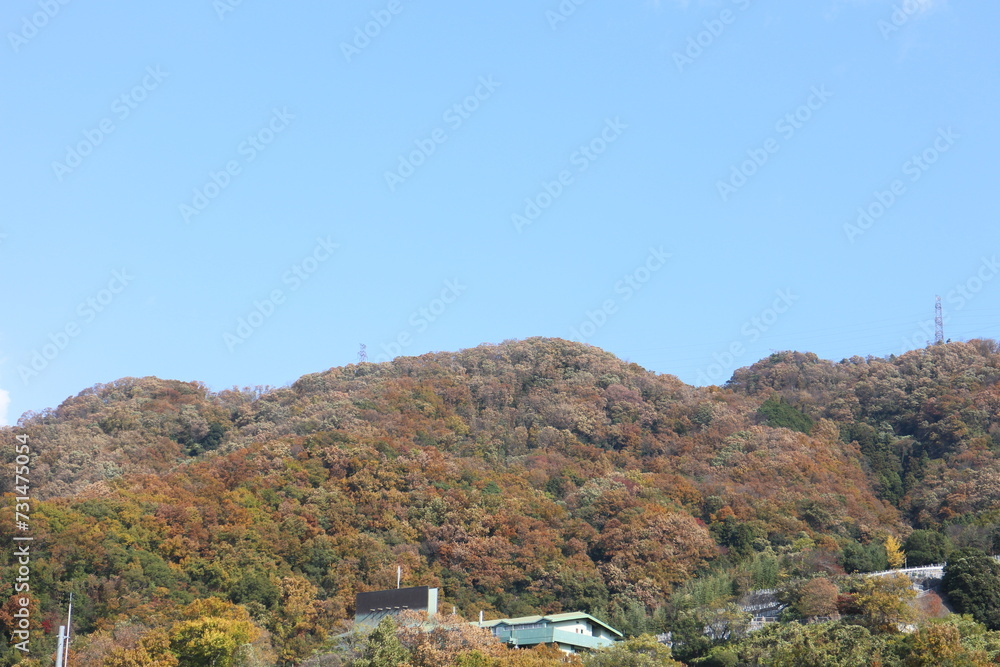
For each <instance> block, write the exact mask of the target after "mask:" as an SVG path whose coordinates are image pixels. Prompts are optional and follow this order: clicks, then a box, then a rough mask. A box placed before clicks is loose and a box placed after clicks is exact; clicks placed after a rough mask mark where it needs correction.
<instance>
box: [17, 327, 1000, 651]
mask: <svg viewBox="0 0 1000 667" xmlns="http://www.w3.org/2000/svg"><path fill="white" fill-rule="evenodd" d="M998 362H1000V355H998V354H997V350H996V346H995V345H994V344H992V343H991V342H986V341H976V342H973V343H969V344H963V343H952V344H948V345H944V346H938V347H933V348H928V349H927V350H921V351H916V352H913V353H909V354H907V355H904V356H902V357H900V358H898V359H885V360H881V359H868V360H864V359H860V358H854V359H851V360H845V361H844V362H841V363H839V364H834V363H831V362H824V361H821V360H819V359H817V358H816V357H815V356H814V355H803V354H798V353H783V354H779V355H774V356H772V357H771V358H769V359H767V360H764V361H762V362H760V363H758V364H755V365H754V366H752V367H749V368H746V369H741V370H740V371H738V372H737V373H736V374H735V375H734V377H733V380H732V381H731V382H730V383H729V385H728V386H727V387H725V388H718V387H709V388H695V387H690V386H688V385H685V384H683V383H681V382H680V381H678V380H677V379H676V378H674V377H673V376H668V375H656V374H653V373H650V372H648V371H645V370H643V369H642V368H640V367H639V366H637V365H635V364H628V363H625V362H623V361H621V360H619V359H617V358H615V357H614V356H613V355H610V354H608V353H606V352H603V351H601V350H599V349H597V348H594V347H590V346H586V345H580V344H576V343H569V342H566V341H562V340H557V339H529V340H525V341H511V342H505V343H503V344H501V345H483V346H480V347H477V348H473V349H469V350H464V351H461V352H457V353H438V354H428V355H424V356H421V357H415V358H413V357H410V358H399V359H397V360H395V361H393V362H390V363H385V364H368V363H365V364H357V365H350V366H346V367H343V368H334V369H330V370H329V371H326V372H322V373H317V374H313V375H307V376H304V377H302V378H300V379H299V380H298V381H297V382H295V383H294V384H293V385H292V386H290V387H286V388H281V389H267V388H260V387H258V388H256V389H252V390H251V389H245V390H237V389H233V390H228V391H222V392H219V393H212V392H210V391H208V390H207V389H206V388H205V387H204V386H202V385H200V384H197V383H183V382H177V381H166V380H159V379H156V378H142V379H134V378H126V379H122V380H119V381H116V382H114V383H111V384H108V385H98V386H96V387H94V388H92V389H88V390H86V391H84V392H81V393H80V394H79V395H78V396H76V397H73V398H70V399H68V400H67V401H65V402H64V403H63V404H62V405H60V406H59V407H58V408H56V409H55V410H49V411H45V412H42V413H38V414H29V415H26V417H25V418H24V419H23V420H22V422H21V424H20V425H19V428H17V429H13V428H9V429H4V431H5V432H4V438H5V440H7V441H10V442H13V436H14V435H15V434H17V433H27V434H28V436H29V438H30V441H31V443H32V445H33V448H34V451H35V452H36V453H37V459H36V460H35V461H34V462H33V483H34V485H35V491H34V493H35V496H36V498H40V499H43V502H41V503H39V504H38V505H37V506H36V507H35V508H34V526H35V531H36V532H35V534H36V540H37V542H36V544H37V545H38V552H39V553H42V554H44V555H43V556H40V557H39V558H40V561H39V562H41V563H43V565H41V566H39V569H38V571H37V572H36V574H35V578H34V579H33V583H32V587H33V591H34V592H36V595H37V596H38V602H39V609H40V610H41V611H40V612H39V614H40V622H41V621H42V620H44V621H45V622H46V623H49V624H52V623H53V622H54V621H55V618H56V616H57V610H58V604H59V603H60V602H61V601H62V600H63V598H64V596H65V595H66V594H68V592H69V591H74V592H75V593H76V594H77V599H78V600H79V601H80V606H79V608H78V610H77V619H78V623H79V625H78V631H79V632H80V633H81V635H89V636H90V639H89V640H88V641H83V642H81V643H80V646H79V647H78V648H79V650H80V651H81V656H82V658H84V659H85V660H91V661H92V662H91V663H85V664H94V665H99V664H100V659H101V658H102V656H103V655H105V654H106V653H107V651H108V650H110V648H109V646H111V645H112V644H113V643H114V642H118V643H121V642H123V641H124V642H126V643H127V640H126V639H123V637H125V634H128V633H125V634H122V633H123V632H124V631H123V630H122V628H123V627H131V628H133V629H134V630H133V631H132V632H131V634H130V635H128V636H130V637H132V639H131V640H130V641H132V642H133V643H134V642H135V641H138V640H137V639H136V638H137V637H141V636H144V633H148V632H150V631H152V630H151V629H156V628H165V627H169V625H170V624H171V623H174V622H177V621H178V619H183V618H185V616H184V614H186V613H190V605H191V603H192V601H196V600H199V599H202V598H206V597H212V596H215V597H219V598H222V599H224V600H226V601H227V603H231V604H232V605H236V606H238V608H237V611H234V612H233V613H234V614H235V613H247V612H248V613H249V616H248V618H249V619H251V620H252V622H253V623H254V624H255V625H256V626H257V627H259V628H261V629H263V630H266V633H267V634H266V643H269V644H270V645H272V646H273V647H274V648H275V649H276V650H277V651H278V654H279V655H280V656H281V659H282V660H283V661H285V663H286V664H293V662H294V661H295V660H296V659H297V658H299V657H301V656H304V655H308V654H309V652H310V651H312V650H313V649H314V648H316V647H317V646H320V645H321V644H322V642H323V641H324V638H325V637H326V636H328V635H329V634H330V633H333V632H336V631H339V629H341V628H342V627H343V622H344V621H345V620H346V619H348V618H349V617H350V615H351V614H352V612H353V609H352V605H353V598H354V594H355V593H356V592H358V591H363V590H373V589H378V588H381V587H386V586H391V585H393V584H394V583H395V575H396V567H397V565H401V566H402V567H403V572H404V577H405V581H406V582H407V583H409V584H411V585H421V584H425V585H431V586H439V587H441V589H442V605H443V606H444V607H445V608H447V607H448V606H449V605H455V606H456V607H457V608H458V610H459V611H460V613H464V614H466V615H468V616H469V617H472V616H474V615H475V614H477V613H478V611H479V610H485V611H486V612H487V614H495V615H505V616H515V615H521V614H528V613H536V612H537V613H541V612H556V611H561V610H584V611H591V612H593V613H596V614H600V615H604V616H606V617H608V618H611V619H612V620H614V621H615V622H616V623H619V624H621V625H623V626H628V624H630V623H633V622H637V621H635V619H636V615H637V614H638V615H639V616H641V615H644V614H646V615H648V614H652V613H653V611H654V610H656V609H657V608H659V607H662V606H663V605H664V604H666V603H667V601H668V600H669V598H670V595H671V593H672V592H673V591H674V590H675V589H676V587H677V586H678V585H680V584H682V583H684V582H687V581H689V580H690V579H691V578H692V577H695V576H696V575H698V574H699V573H706V572H709V571H712V570H718V569H720V568H729V569H732V568H736V569H737V570H740V571H743V572H745V576H746V580H745V585H746V586H751V585H767V584H768V583H769V582H770V583H773V582H774V581H775V580H776V577H778V576H781V573H782V572H789V573H792V572H807V571H816V570H820V571H836V570H839V568H840V567H841V566H842V565H843V563H844V558H843V554H844V553H846V552H849V551H850V550H851V549H857V548H862V545H871V546H875V545H878V544H879V543H880V541H881V540H882V539H884V537H885V536H887V535H890V534H894V535H897V536H901V537H905V535H906V534H907V533H908V532H909V530H910V529H911V528H912V527H913V526H920V527H932V528H940V529H941V530H948V531H951V534H952V536H953V537H954V538H955V539H958V540H962V539H965V540H966V541H969V542H977V541H978V542H983V541H989V540H992V538H993V532H992V531H993V529H992V528H991V527H990V526H991V518H993V517H994V516H995V515H994V514H993V513H994V512H995V511H996V508H997V502H998V501H1000V496H998V492H1000V483H998V482H997V481H996V480H997V479H1000V477H997V475H998V473H1000V468H998V465H1000V464H998V462H997V457H996V454H995V452H996V451H997V446H996V444H995V443H994V435H995V434H996V433H997V432H998V429H997V426H996V420H997V419H1000V417H998V415H997V409H996V408H997V406H998V402H997V400H998V399H997V391H998V390H997V387H996V382H997V379H998V378H1000V363H998ZM996 439H997V441H1000V436H997V438H996ZM5 451H13V448H9V449H6V450H5ZM2 484H5V485H7V486H3V487H0V489H2V490H4V491H10V490H11V489H10V488H9V487H10V480H8V479H6V478H5V479H4V480H3V482H2ZM11 510H12V508H11V507H10V503H9V502H8V503H5V504H4V509H3V512H2V514H3V516H2V517H0V539H3V540H9V539H10V538H11V525H12V520H11V517H8V516H7V515H8V514H10V512H11ZM0 566H2V568H3V571H4V576H3V582H4V584H3V586H4V587H5V589H6V590H4V591H3V596H2V597H0V600H7V599H8V598H9V597H10V595H11V592H12V591H11V590H10V584H9V583H8V582H11V581H12V577H8V576H7V575H8V573H11V572H13V568H14V567H15V563H14V562H13V561H12V560H11V558H10V556H9V555H7V554H5V555H4V556H0ZM234 608H236V607H234ZM186 609H187V610H188V611H185V610H186ZM243 610H245V611H243ZM5 619H6V620H5ZM9 622H10V619H9V618H8V617H7V616H6V615H5V613H4V611H3V609H0V625H4V624H5V623H9ZM626 629H628V628H627V627H626ZM115 633H118V634H115ZM49 637H51V635H49ZM262 641H264V640H262ZM102 642H103V643H102ZM102 647H103V648H102ZM102 651H104V653H102Z"/></svg>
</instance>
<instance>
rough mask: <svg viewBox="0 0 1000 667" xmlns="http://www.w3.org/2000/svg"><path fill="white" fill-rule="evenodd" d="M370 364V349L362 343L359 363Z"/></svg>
mask: <svg viewBox="0 0 1000 667" xmlns="http://www.w3.org/2000/svg"><path fill="white" fill-rule="evenodd" d="M367 362H368V347H367V346H366V345H365V344H364V343H361V350H360V351H359V352H358V363H359V364H364V363H367Z"/></svg>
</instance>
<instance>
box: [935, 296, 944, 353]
mask: <svg viewBox="0 0 1000 667" xmlns="http://www.w3.org/2000/svg"><path fill="white" fill-rule="evenodd" d="M936 298H937V301H936V302H935V303H934V344H935V345H940V344H941V343H943V342H944V317H942V316H941V297H936Z"/></svg>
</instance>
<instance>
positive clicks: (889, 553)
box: [885, 535, 906, 569]
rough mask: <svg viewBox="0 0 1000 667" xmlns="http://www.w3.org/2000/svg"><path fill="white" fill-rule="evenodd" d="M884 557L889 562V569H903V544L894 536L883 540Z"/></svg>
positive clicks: (904, 557)
mask: <svg viewBox="0 0 1000 667" xmlns="http://www.w3.org/2000/svg"><path fill="white" fill-rule="evenodd" d="M885 557H886V559H887V560H888V561H889V567H891V568H894V569H895V568H897V567H903V563H905V562H906V555H905V554H904V553H903V543H902V542H900V541H899V538H898V537H896V536H895V535H890V536H889V537H887V538H885Z"/></svg>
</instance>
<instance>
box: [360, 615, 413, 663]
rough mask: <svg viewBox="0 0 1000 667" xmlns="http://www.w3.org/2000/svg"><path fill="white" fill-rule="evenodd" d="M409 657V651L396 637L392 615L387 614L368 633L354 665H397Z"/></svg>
mask: <svg viewBox="0 0 1000 667" xmlns="http://www.w3.org/2000/svg"><path fill="white" fill-rule="evenodd" d="M407 658H409V653H407V651H406V649H405V648H404V647H403V645H402V643H400V641H399V638H398V637H396V623H395V622H394V621H393V620H392V617H391V616H386V617H385V618H383V619H382V620H381V621H379V623H378V625H376V626H375V629H374V630H372V632H371V634H370V635H368V639H366V640H365V647H364V649H363V650H362V652H361V657H360V658H358V659H357V660H355V661H354V664H353V666H352V667H397V665H399V663H401V662H405V661H406V659H407Z"/></svg>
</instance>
